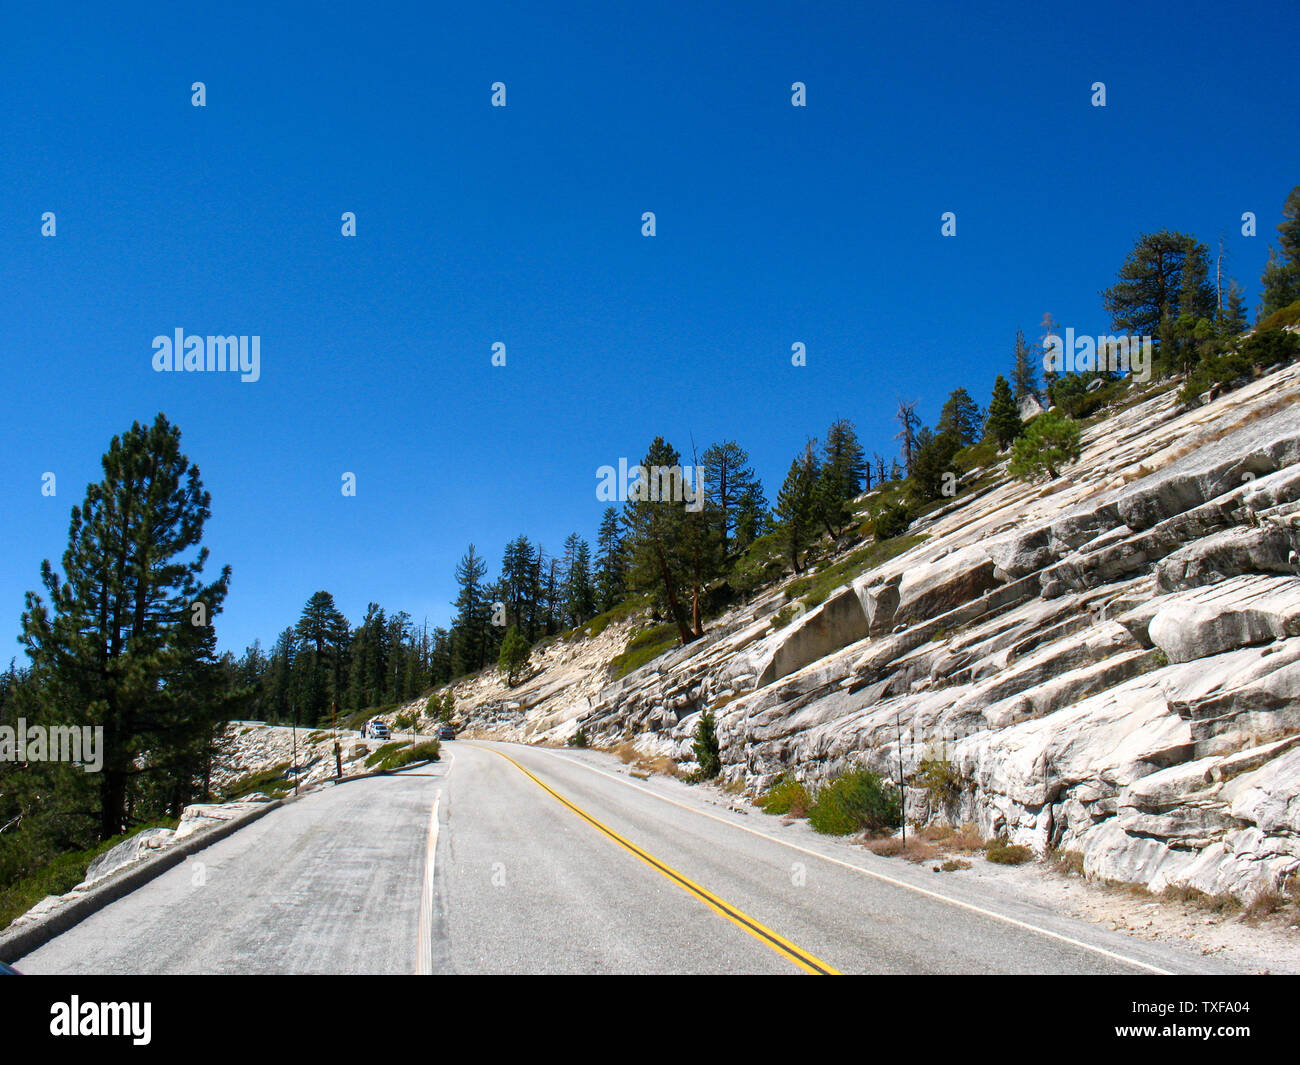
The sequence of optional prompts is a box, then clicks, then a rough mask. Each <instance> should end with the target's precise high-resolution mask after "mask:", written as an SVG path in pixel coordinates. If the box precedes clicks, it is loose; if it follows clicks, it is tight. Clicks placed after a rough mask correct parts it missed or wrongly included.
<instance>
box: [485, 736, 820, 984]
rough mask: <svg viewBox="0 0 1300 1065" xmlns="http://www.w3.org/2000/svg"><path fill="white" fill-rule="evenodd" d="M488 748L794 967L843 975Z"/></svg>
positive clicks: (515, 763) (511, 759)
mask: <svg viewBox="0 0 1300 1065" xmlns="http://www.w3.org/2000/svg"><path fill="white" fill-rule="evenodd" d="M488 749H489V750H491V751H493V753H494V754H499V755H501V757H502V758H504V759H505V760H506V761H507V762H509V763H510V764H511V765H513V766H514V767H515V768H516V769H518V770H519V771H520V772H521V773H523V774H524V776H526V777H528V779H529V780H531V781H532V782H533V783H534V784H536V785H537V786H538V787H539V788H541V789H542V790H543V791H544V792H546V793H547V794H548V795H550V796H551V797H552V798H553V799H555V800H556V801H557V802H560V803H562V804H563V805H564V806H566V807H568V808H569V809H570V810H572V811H573V812H574V813H575V814H577V815H578V816H579V817H581V818H582V819H583V820H584V821H586V822H587V823H588V824H589V825H591V826H592V827H593V828H595V829H597V830H598V831H600V832H603V833H604V834H605V835H606V836H608V837H609V838H610V839H612V840H613V841H614V842H615V843H617V844H618V845H619V846H620V847H622V848H623V849H624V850H628V851H631V852H632V853H633V854H635V855H636V856H637V857H638V858H640V859H641V861H643V862H645V864H646V865H648V866H650V868H651V869H653V870H655V872H657V873H659V874H661V875H662V876H665V877H667V878H668V879H669V880H671V881H672V882H673V883H674V884H676V885H677V886H678V887H680V888H681V889H682V890H684V891H685V892H686V893H687V894H689V895H693V896H695V897H696V898H697V899H699V900H700V901H701V902H703V903H704V904H705V905H706V906H708V907H709V908H710V909H711V910H713V911H714V912H715V913H719V914H721V915H722V916H723V917H725V918H727V920H729V921H731V922H732V923H733V924H735V925H738V926H739V927H740V928H743V929H744V930H745V931H746V932H748V933H749V934H750V935H751V936H753V937H754V938H755V939H757V940H758V941H759V942H760V943H762V944H764V945H765V946H767V947H770V948H771V949H772V950H774V951H776V953H777V954H779V955H781V957H783V958H785V959H786V960H787V961H792V962H794V964H795V965H797V966H799V968H801V969H803V970H804V972H808V973H812V974H814V975H816V976H839V975H840V973H839V971H838V970H837V969H835V968H833V967H831V966H830V965H827V964H826V962H824V961H822V960H821V959H820V958H818V957H816V956H815V955H813V954H809V953H808V951H806V950H804V949H803V948H801V947H797V946H795V945H794V944H793V943H791V942H790V941H789V940H788V939H785V938H784V937H782V936H779V935H777V934H776V933H775V932H773V931H772V930H771V929H770V928H768V927H767V926H766V925H764V924H762V923H761V922H759V921H756V920H755V919H754V918H753V917H750V916H749V914H747V913H745V912H744V911H743V910H741V909H739V908H737V907H735V906H733V905H731V903H729V902H726V901H725V900H723V899H720V898H718V896H717V895H715V894H713V892H711V891H708V890H706V889H705V888H702V887H700V885H699V884H697V883H695V881H693V880H691V879H689V878H688V877H685V876H683V875H682V874H681V873H679V872H678V871H677V870H676V869H674V868H673V867H672V866H670V865H668V864H666V863H664V862H661V861H660V860H659V859H658V858H656V857H655V856H654V855H652V854H649V853H647V852H646V851H644V850H642V849H641V848H640V847H638V846H637V845H636V844H635V843H633V842H631V841H630V840H628V839H624V838H623V837H622V836H620V835H619V834H618V833H617V832H615V831H614V830H613V829H612V828H610V827H609V826H608V825H606V824H603V823H602V822H600V821H598V820H596V818H594V817H592V816H591V814H589V813H587V811H586V810H584V809H582V808H581V807H580V806H578V805H576V804H575V803H572V802H570V801H569V800H568V799H566V798H565V797H564V796H563V795H561V794H560V793H559V792H558V791H556V790H555V789H554V788H552V787H551V786H550V785H549V784H547V783H546V782H545V781H543V780H541V779H540V778H539V777H537V776H536V775H535V774H533V773H531V772H529V771H528V770H527V769H525V768H524V767H523V766H522V765H520V764H519V763H518V762H516V761H515V760H514V759H513V758H511V757H510V755H508V754H506V753H504V752H503V751H498V750H496V749H495V748H488Z"/></svg>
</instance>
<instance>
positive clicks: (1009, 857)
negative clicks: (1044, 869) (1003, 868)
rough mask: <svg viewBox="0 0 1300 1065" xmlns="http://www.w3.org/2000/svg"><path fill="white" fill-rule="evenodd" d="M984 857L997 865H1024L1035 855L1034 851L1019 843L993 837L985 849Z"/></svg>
mask: <svg viewBox="0 0 1300 1065" xmlns="http://www.w3.org/2000/svg"><path fill="white" fill-rule="evenodd" d="M984 857H985V858H987V859H988V860H989V861H991V862H994V863H995V864H997V865H1024V864H1025V862H1027V861H1030V860H1031V859H1032V858H1033V857H1034V852H1033V851H1031V850H1030V849H1029V848H1028V847H1022V846H1021V845H1020V844H1018V843H1008V842H1007V841H1006V840H1005V839H993V840H989V843H988V846H987V847H986V848H985V849H984Z"/></svg>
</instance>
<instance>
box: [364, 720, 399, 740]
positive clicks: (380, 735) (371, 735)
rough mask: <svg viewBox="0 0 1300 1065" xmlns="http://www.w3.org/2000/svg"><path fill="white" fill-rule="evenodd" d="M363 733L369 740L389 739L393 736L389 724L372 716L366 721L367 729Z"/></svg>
mask: <svg viewBox="0 0 1300 1065" xmlns="http://www.w3.org/2000/svg"><path fill="white" fill-rule="evenodd" d="M361 735H362V736H363V737H364V738H365V739H368V740H389V739H392V738H393V733H392V731H391V730H390V729H389V727H388V726H387V725H385V724H384V723H383V722H382V721H380V720H379V718H377V717H372V718H371V719H370V720H369V721H367V722H366V727H365V729H363V730H362V733H361Z"/></svg>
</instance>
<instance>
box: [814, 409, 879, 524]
mask: <svg viewBox="0 0 1300 1065" xmlns="http://www.w3.org/2000/svg"><path fill="white" fill-rule="evenodd" d="M822 456H823V459H824V465H825V466H827V467H829V468H830V470H831V473H832V476H834V478H835V479H836V480H837V481H838V482H839V498H840V500H842V501H843V502H845V503H851V502H852V501H853V500H855V499H857V497H858V496H860V495H861V494H862V493H863V491H864V487H863V481H864V480H867V479H868V478H869V477H870V467H869V466H868V464H867V460H866V453H865V452H864V451H863V450H862V444H861V443H860V442H859V441H858V431H857V428H856V427H855V426H854V424H853V423H852V422H851V421H849V420H848V419H847V418H837V419H836V420H835V421H833V422H832V423H831V427H830V428H829V429H827V430H826V446H825V448H824V449H823V450H822ZM867 487H870V483H869V481H868V484H867Z"/></svg>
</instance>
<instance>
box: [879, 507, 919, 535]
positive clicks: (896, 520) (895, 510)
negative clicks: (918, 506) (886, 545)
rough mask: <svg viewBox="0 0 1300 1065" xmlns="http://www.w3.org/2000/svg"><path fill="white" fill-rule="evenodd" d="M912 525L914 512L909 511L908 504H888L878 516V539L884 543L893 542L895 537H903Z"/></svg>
mask: <svg viewBox="0 0 1300 1065" xmlns="http://www.w3.org/2000/svg"><path fill="white" fill-rule="evenodd" d="M911 524H912V512H911V510H909V509H908V506H907V504H906V503H888V504H886V505H885V506H884V507H883V508H882V509H881V511H880V513H879V514H877V515H876V519H875V530H876V533H875V535H876V539H877V540H879V541H884V540H892V539H893V538H894V537H895V536H902V535H903V533H905V532H907V527H908V526H909V525H911Z"/></svg>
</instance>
